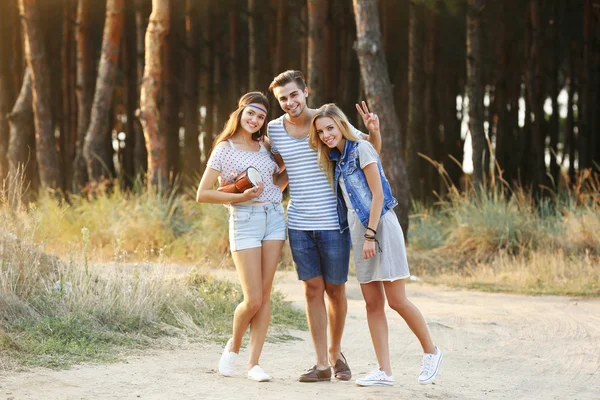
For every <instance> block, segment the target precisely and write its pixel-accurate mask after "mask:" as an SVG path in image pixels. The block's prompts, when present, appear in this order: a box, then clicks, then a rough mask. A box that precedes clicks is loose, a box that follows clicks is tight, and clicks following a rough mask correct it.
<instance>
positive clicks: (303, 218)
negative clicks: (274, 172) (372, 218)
mask: <svg viewBox="0 0 600 400" xmlns="http://www.w3.org/2000/svg"><path fill="white" fill-rule="evenodd" d="M269 90H270V91H271V92H272V93H273V95H274V96H275V98H276V99H277V101H278V102H279V105H280V106H281V109H282V110H283V111H284V112H285V114H284V115H283V116H281V117H280V118H277V119H275V120H273V121H271V122H270V123H269V125H268V128H267V135H268V137H269V140H270V143H271V151H272V153H273V154H274V155H275V159H276V160H277V162H278V163H279V164H280V165H283V164H285V169H286V170H287V173H288V176H289V187H290V202H289V205H288V235H289V240H290V247H291V249H292V257H293V259H294V263H295V264H296V269H297V272H298V278H299V279H300V280H302V282H303V283H304V293H305V298H306V316H307V320H308V326H309V329H310V333H311V336H312V339H313V346H314V348H315V352H316V358H317V363H316V364H315V365H314V366H313V367H312V368H310V369H309V370H307V371H306V373H304V374H302V375H301V376H300V378H299V380H300V381H301V382H319V381H328V380H331V368H330V364H331V365H332V366H333V370H334V375H335V378H337V379H339V380H350V378H351V377H352V374H351V372H350V368H349V366H348V363H347V362H346V358H345V357H344V355H343V354H342V352H341V340H342V333H343V331H344V323H345V320H346V311H347V301H346V290H345V283H346V281H347V279H348V263H349V261H350V236H349V230H347V229H346V230H345V231H344V232H340V226H339V222H338V217H337V208H336V207H337V198H336V196H335V193H334V192H333V189H332V187H331V184H330V183H329V181H328V180H327V177H326V176H325V174H324V173H323V171H321V169H320V168H319V165H318V161H317V153H316V151H315V150H313V149H311V148H310V147H309V145H308V133H309V129H310V121H311V120H312V117H313V115H314V114H315V111H316V110H315V109H312V108H309V107H308V106H307V105H306V98H307V97H308V89H307V87H306V83H305V81H304V77H303V76H302V73H301V72H300V71H291V70H290V71H285V72H283V73H281V74H279V75H278V76H276V77H275V78H274V79H273V82H272V83H271V85H270V86H269ZM356 107H357V109H358V111H359V113H360V114H361V116H362V118H363V120H364V121H365V122H367V121H368V120H369V119H370V118H374V116H373V115H372V114H371V113H369V111H368V109H367V106H366V104H365V103H364V102H363V104H362V107H360V106H359V105H358V104H357V106H356ZM354 129H355V132H356V134H357V136H360V137H364V138H365V139H368V140H369V141H370V142H371V144H372V145H373V147H375V149H376V150H377V151H379V150H380V149H381V135H380V133H379V132H370V135H368V136H367V135H364V134H362V133H361V132H360V131H358V130H356V128H354ZM324 293H327V298H328V302H329V307H328V308H326V307H325V301H324ZM328 321H329V334H330V343H331V346H330V347H329V354H327V353H328V351H327V325H328Z"/></svg>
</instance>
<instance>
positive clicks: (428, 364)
mask: <svg viewBox="0 0 600 400" xmlns="http://www.w3.org/2000/svg"><path fill="white" fill-rule="evenodd" d="M421 368H422V369H423V371H422V372H421V373H422V374H423V373H425V374H429V372H430V371H431V370H433V356H432V355H431V354H427V355H426V356H425V357H423V362H422V363H421Z"/></svg>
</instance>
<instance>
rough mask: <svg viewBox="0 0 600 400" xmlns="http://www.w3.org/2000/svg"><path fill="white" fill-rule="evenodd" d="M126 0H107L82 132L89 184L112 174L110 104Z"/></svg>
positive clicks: (95, 183) (98, 181)
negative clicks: (86, 123) (93, 89)
mask: <svg viewBox="0 0 600 400" xmlns="http://www.w3.org/2000/svg"><path fill="white" fill-rule="evenodd" d="M124 18H125V0H108V1H107V3H106V20H105V22H104V34H103V38H102V54H101V56H100V65H99V67H98V77H97V79H96V92H95V93H94V101H93V103H92V112H91V117H90V125H89V127H88V130H87V133H86V135H85V143H84V146H83V155H84V157H85V161H86V165H87V170H88V176H89V180H90V182H91V183H93V184H94V185H97V184H98V183H100V182H101V181H102V180H103V179H106V178H109V177H110V175H111V174H112V173H113V169H114V167H113V161H112V146H111V139H112V138H111V127H112V126H111V124H112V122H111V121H110V120H109V116H110V115H111V106H112V100H113V94H114V93H113V92H114V86H115V77H116V74H117V68H118V63H119V50H120V43H121V32H122V30H123V20H124Z"/></svg>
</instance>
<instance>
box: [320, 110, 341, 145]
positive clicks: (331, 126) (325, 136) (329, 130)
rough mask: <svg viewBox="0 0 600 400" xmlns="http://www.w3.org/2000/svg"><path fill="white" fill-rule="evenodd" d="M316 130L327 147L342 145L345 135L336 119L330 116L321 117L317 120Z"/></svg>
mask: <svg viewBox="0 0 600 400" xmlns="http://www.w3.org/2000/svg"><path fill="white" fill-rule="evenodd" d="M315 130H316V132H317V135H319V139H321V141H322V142H323V143H325V145H326V146H327V147H329V148H330V149H333V148H334V147H338V148H339V147H340V146H339V145H340V144H343V142H344V140H343V139H344V135H343V134H342V131H340V128H339V127H338V125H337V124H336V123H335V121H334V120H333V119H332V118H330V117H321V118H317V119H316V120H315Z"/></svg>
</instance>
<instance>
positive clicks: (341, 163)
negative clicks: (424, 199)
mask: <svg viewBox="0 0 600 400" xmlns="http://www.w3.org/2000/svg"><path fill="white" fill-rule="evenodd" d="M360 142H362V140H359V141H355V142H353V141H350V140H346V145H345V147H344V154H342V155H341V157H340V151H339V150H338V149H337V148H334V149H332V150H331V151H330V152H329V158H330V159H331V160H333V161H336V163H335V172H334V178H333V187H334V190H335V193H336V197H337V213H338V219H339V223H340V231H342V232H343V231H345V230H346V229H348V209H347V206H346V202H345V201H344V197H343V195H342V190H341V189H339V181H340V175H342V176H343V177H344V183H345V185H346V191H347V192H348V197H349V198H350V203H352V207H353V208H354V212H356V215H357V216H358V218H359V219H360V222H361V223H362V224H363V225H364V227H365V228H366V227H367V225H368V224H369V214H370V212H371V199H372V198H373V194H372V193H371V189H370V188H369V184H368V183H367V178H366V177H365V173H364V172H363V170H362V168H361V167H360V161H359V159H358V144H359V143H360ZM377 168H379V177H380V178H381V186H382V187H383V206H382V208H381V215H383V214H385V213H386V212H388V211H389V210H391V209H392V208H394V207H396V206H397V205H398V200H396V199H395V198H394V196H393V195H392V189H391V187H390V183H389V182H388V180H387V178H386V177H385V174H384V172H383V167H382V166H381V160H380V159H379V158H377Z"/></svg>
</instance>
